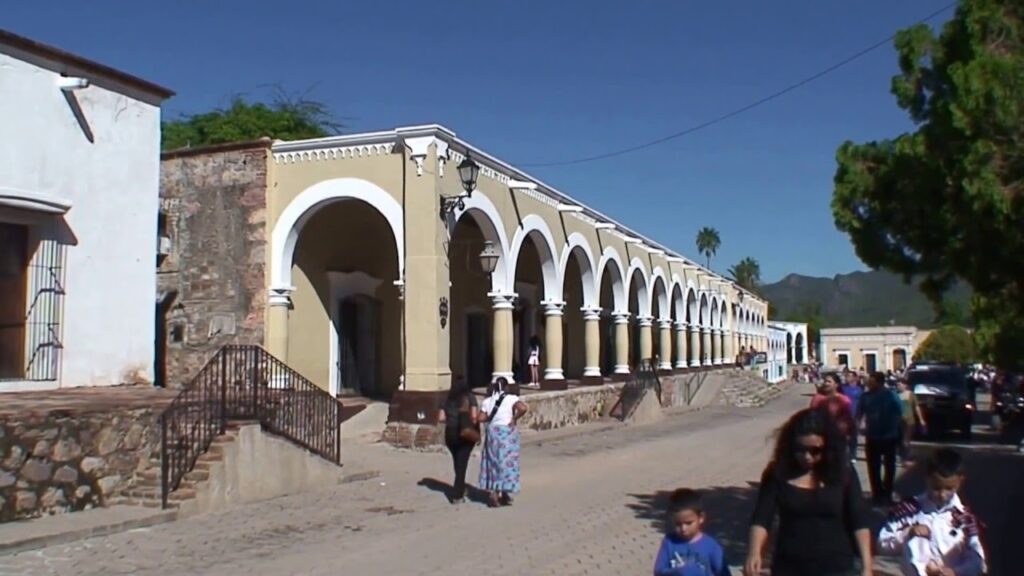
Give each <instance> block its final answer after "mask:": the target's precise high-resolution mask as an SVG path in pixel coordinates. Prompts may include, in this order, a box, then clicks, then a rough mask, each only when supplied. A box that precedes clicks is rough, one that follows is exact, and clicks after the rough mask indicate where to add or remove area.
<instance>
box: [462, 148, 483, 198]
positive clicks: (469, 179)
mask: <svg viewBox="0 0 1024 576" xmlns="http://www.w3.org/2000/svg"><path fill="white" fill-rule="evenodd" d="M478 176H480V165H479V164H477V163H476V162H473V159H472V158H470V157H469V152H467V153H466V158H465V160H463V161H462V162H460V163H459V179H460V180H462V189H463V190H465V191H466V194H472V193H473V190H476V179H477V177H478Z"/></svg>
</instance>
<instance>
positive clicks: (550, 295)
mask: <svg viewBox="0 0 1024 576" xmlns="http://www.w3.org/2000/svg"><path fill="white" fill-rule="evenodd" d="M527 219H529V217H527ZM538 219H539V218H538ZM524 225H525V224H524ZM512 250H513V252H512V253H511V258H512V263H513V264H512V266H511V272H512V274H513V283H512V285H513V286H514V288H515V293H516V294H517V295H518V297H517V299H516V305H515V309H514V310H513V313H512V328H513V329H512V358H513V362H512V371H513V373H514V374H515V377H516V381H517V382H526V383H528V384H531V385H537V386H539V385H540V384H541V381H542V380H543V378H544V367H545V366H547V365H552V366H554V365H557V374H550V373H549V377H554V378H558V379H561V377H562V375H561V358H559V359H557V361H556V362H554V363H552V360H553V359H551V358H548V357H547V352H548V350H547V349H546V347H545V345H544V342H545V339H546V337H547V334H546V329H547V327H546V313H549V312H556V313H557V316H561V314H562V311H563V307H564V303H563V302H562V300H561V294H559V290H560V288H561V284H560V283H559V282H558V271H557V268H556V266H557V260H556V258H555V247H554V241H553V240H552V238H551V234H550V231H548V230H547V227H546V225H541V224H537V223H536V222H534V223H533V227H532V228H522V229H520V231H519V233H518V234H517V235H516V237H515V239H514V240H513V241H512ZM559 322H560V320H559ZM553 337H556V338H559V339H561V335H560V334H558V335H553ZM533 346H537V347H539V350H540V354H539V357H540V358H539V362H540V364H539V366H540V368H539V369H538V373H537V374H536V375H535V374H533V373H532V372H531V370H530V367H529V366H530V365H529V360H530V351H531V348H532V347H533ZM558 348H561V346H560V345H559V346H558Z"/></svg>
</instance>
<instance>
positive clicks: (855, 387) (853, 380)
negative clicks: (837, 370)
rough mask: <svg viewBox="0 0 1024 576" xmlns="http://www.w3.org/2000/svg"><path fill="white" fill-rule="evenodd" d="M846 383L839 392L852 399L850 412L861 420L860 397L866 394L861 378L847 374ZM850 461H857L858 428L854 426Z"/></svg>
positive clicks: (851, 437)
mask: <svg viewBox="0 0 1024 576" xmlns="http://www.w3.org/2000/svg"><path fill="white" fill-rule="evenodd" d="M845 376H846V378H845V382H844V383H843V385H842V386H841V387H840V388H839V391H840V392H841V393H842V394H843V396H846V397H847V398H849V399H850V412H851V413H852V414H853V418H854V419H855V420H857V419H859V418H860V397H861V395H862V394H864V389H863V388H862V387H861V385H860V381H859V377H858V376H857V373H856V372H847V373H846V374H845ZM850 460H857V427H856V426H854V427H853V430H851V431H850Z"/></svg>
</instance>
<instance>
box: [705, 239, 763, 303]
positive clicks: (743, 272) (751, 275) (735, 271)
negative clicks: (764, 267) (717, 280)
mask: <svg viewBox="0 0 1024 576" xmlns="http://www.w3.org/2000/svg"><path fill="white" fill-rule="evenodd" d="M698 242H699V241H698ZM728 272H729V276H732V279H733V280H735V281H736V283H737V284H739V285H740V286H742V287H744V288H746V289H747V290H750V291H751V292H754V291H756V290H757V287H758V286H760V285H761V264H759V263H758V261H757V260H754V259H753V258H751V257H750V256H747V257H746V258H744V259H742V260H740V261H739V262H737V263H736V264H735V265H734V266H732V267H730V268H729V271H728Z"/></svg>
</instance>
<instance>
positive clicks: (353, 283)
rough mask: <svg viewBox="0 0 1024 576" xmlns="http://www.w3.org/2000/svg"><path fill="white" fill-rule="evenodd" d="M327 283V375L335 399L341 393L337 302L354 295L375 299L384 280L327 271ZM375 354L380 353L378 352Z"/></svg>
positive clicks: (364, 275)
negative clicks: (328, 300)
mask: <svg viewBox="0 0 1024 576" xmlns="http://www.w3.org/2000/svg"><path fill="white" fill-rule="evenodd" d="M327 282H328V285H329V286H330V288H329V293H330V295H331V300H330V302H328V311H329V314H328V316H329V322H328V324H329V326H328V335H327V338H328V342H329V346H330V349H329V350H328V351H327V375H328V383H329V391H330V393H331V396H334V397H335V398H337V396H338V394H340V393H341V382H339V381H338V376H339V374H338V362H339V361H340V358H338V344H339V343H340V341H341V337H340V336H339V335H338V312H339V310H338V301H339V300H341V299H342V298H346V297H348V296H356V295H361V296H368V297H370V298H374V299H376V296H377V293H376V290H377V287H378V286H380V285H381V284H382V283H383V282H384V280H382V279H380V278H377V277H375V276H370V275H369V274H367V273H365V272H359V271H357V272H337V271H334V270H328V271H327ZM377 352H380V350H378V351H377Z"/></svg>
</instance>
